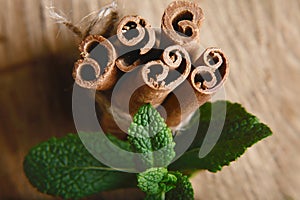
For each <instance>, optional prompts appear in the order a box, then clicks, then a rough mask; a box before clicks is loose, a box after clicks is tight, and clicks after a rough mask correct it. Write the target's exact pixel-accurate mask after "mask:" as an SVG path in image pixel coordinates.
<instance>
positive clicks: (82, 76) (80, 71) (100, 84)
mask: <svg viewBox="0 0 300 200" xmlns="http://www.w3.org/2000/svg"><path fill="white" fill-rule="evenodd" d="M79 50H80V52H81V55H82V57H83V59H80V60H78V61H77V62H76V63H75V66H74V70H73V77H74V79H75V82H76V83H77V84H78V85H80V86H81V87H84V88H88V89H96V90H108V89H111V88H112V87H113V86H114V84H115V83H116V81H117V79H118V69H117V67H116V66H115V59H116V57H117V56H116V50H115V48H114V47H113V45H112V44H111V43H110V41H108V40H107V39H105V38H104V37H102V36H100V35H90V36H88V37H87V38H86V39H85V40H83V41H82V43H81V44H80V46H79Z"/></svg>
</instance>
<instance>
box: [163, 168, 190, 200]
mask: <svg viewBox="0 0 300 200" xmlns="http://www.w3.org/2000/svg"><path fill="white" fill-rule="evenodd" d="M170 173H172V174H173V175H174V176H176V178H177V183H176V185H175V188H174V189H172V190H171V191H169V192H167V193H166V200H173V199H176V200H193V199H194V190H193V187H192V184H191V182H190V181H189V179H188V177H187V176H184V175H182V173H180V172H170Z"/></svg>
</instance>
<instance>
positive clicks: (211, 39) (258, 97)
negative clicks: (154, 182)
mask: <svg viewBox="0 0 300 200" xmlns="http://www.w3.org/2000/svg"><path fill="white" fill-rule="evenodd" d="M106 2H107V1H106ZM168 2H169V1H163V2H162V1H161V0H144V1H138V0H134V1H133V0H127V1H121V0H120V1H119V4H120V7H121V9H122V12H125V13H131V12H134V13H140V14H141V15H142V16H144V17H145V18H148V19H149V20H150V21H151V22H152V23H153V24H154V25H156V26H157V25H159V20H160V16H161V15H162V11H163V9H164V7H165V6H166V5H167V4H168ZM50 3H51V2H50V1H39V0H31V1H24V0H0V5H1V6H0V89H1V93H0V105H1V107H0V150H1V153H2V155H1V156H0V199H51V197H49V196H46V195H42V194H40V193H38V192H37V191H36V190H35V189H34V188H33V187H32V186H31V185H30V184H29V183H28V181H27V179H26V178H25V176H24V174H23V172H22V160H23V157H24V155H25V154H26V153H27V151H28V150H29V149H30V147H32V146H33V145H35V144H38V143H39V142H41V141H44V140H46V139H47V138H49V137H51V136H61V135H64V134H65V133H67V132H73V131H74V125H73V121H72V113H71V105H70V103H71V88H72V79H71V69H72V63H73V62H74V61H75V60H76V54H77V53H78V52H77V51H76V42H78V41H77V40H75V39H74V37H73V36H72V34H71V33H70V32H69V31H67V30H66V29H65V28H64V27H60V26H58V25H57V24H55V23H53V21H51V19H49V17H48V15H47V10H46V9H45V7H46V6H49V5H50ZM103 3H104V2H103V1H101V0H87V1H81V0H68V1H58V0H56V1H53V5H54V6H55V7H57V8H58V9H60V10H62V11H63V12H65V13H67V14H68V16H69V17H70V18H71V19H72V20H74V21H75V22H78V21H79V20H80V19H81V18H82V17H83V16H85V15H87V14H88V13H89V12H91V11H94V10H97V9H98V8H99V7H100V6H101V5H103ZM200 4H201V7H202V8H203V10H204V13H205V16H206V20H205V23H204V25H203V28H202V44H203V46H204V47H208V46H217V47H221V48H222V49H223V50H224V52H225V53H226V54H227V55H228V57H229V61H230V65H231V74H230V77H229V80H228V82H227V84H226V95H227V99H229V100H231V101H234V102H240V103H242V104H243V105H244V106H245V107H246V108H247V109H248V110H249V111H250V112H252V113H254V114H255V115H257V116H258V117H259V118H260V119H261V121H263V122H265V123H266V124H268V125H269V126H270V127H271V128H272V130H273V131H274V135H273V136H272V137H270V138H268V139H266V140H264V141H262V142H260V143H258V144H257V145H255V146H253V147H252V148H251V149H250V150H248V151H247V152H246V154H244V155H243V156H242V157H241V158H240V159H238V161H237V162H235V163H232V164H231V165H230V166H229V167H225V168H224V169H223V170H222V171H221V172H219V173H216V174H213V173H209V172H201V173H199V174H197V175H196V176H195V177H194V178H193V179H192V183H193V186H194V189H195V193H196V199H213V200H214V199H215V200H217V199H224V200H227V199H228V200H229V199H264V200H265V199H287V200H288V199H300V156H299V153H300V123H299V117H300V109H299V105H300V104H299V103H300V101H299V99H300V96H299V94H300V87H299V85H300V66H299V63H300V46H299V37H300V29H299V24H300V15H299V10H300V1H299V0H263V1H261V0H226V1H224V0H201V1H200ZM145 7H147V9H145ZM58 33H59V34H58ZM133 194H136V199H138V198H139V197H140V196H141V193H138V192H135V191H132V190H129V191H128V190H126V191H124V190H121V191H117V192H106V193H103V194H100V195H99V196H96V197H95V199H97V198H98V199H128V198H127V197H128V196H130V197H133V196H134V195H133Z"/></svg>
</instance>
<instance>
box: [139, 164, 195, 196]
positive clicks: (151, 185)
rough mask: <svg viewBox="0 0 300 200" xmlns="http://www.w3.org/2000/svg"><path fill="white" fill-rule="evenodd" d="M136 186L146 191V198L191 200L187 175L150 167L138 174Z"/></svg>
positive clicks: (190, 188) (190, 187)
mask: <svg viewBox="0 0 300 200" xmlns="http://www.w3.org/2000/svg"><path fill="white" fill-rule="evenodd" d="M138 186H139V188H140V189H141V190H142V191H144V192H146V194H147V196H146V200H165V199H166V200H173V199H176V200H177V199H178V200H192V199H194V190H193V187H192V184H191V183H190V181H189V179H188V177H187V176H184V175H182V173H180V172H168V170H167V169H166V168H152V169H150V170H147V171H146V172H143V173H140V174H139V175H138Z"/></svg>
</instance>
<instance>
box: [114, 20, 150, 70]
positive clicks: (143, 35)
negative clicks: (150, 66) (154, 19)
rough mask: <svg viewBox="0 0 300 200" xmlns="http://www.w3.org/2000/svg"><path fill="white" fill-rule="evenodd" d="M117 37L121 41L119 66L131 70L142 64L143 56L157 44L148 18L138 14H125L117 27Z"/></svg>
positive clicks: (117, 61)
mask: <svg viewBox="0 0 300 200" xmlns="http://www.w3.org/2000/svg"><path fill="white" fill-rule="evenodd" d="M117 38H118V41H119V42H120V43H121V46H119V49H118V54H119V55H120V57H119V58H118V59H117V60H116V65H117V67H118V68H119V69H120V70H121V71H123V72H129V71H131V70H133V69H134V68H135V67H137V66H138V65H140V64H142V61H141V57H142V56H143V55H145V54H146V53H148V52H149V51H150V50H151V49H152V48H153V46H154V44H155V32H154V29H152V28H151V25H150V24H149V22H148V21H147V20H145V19H144V18H142V17H141V16H137V15H129V16H125V17H124V18H123V19H122V20H121V21H120V23H119V25H118V27H117Z"/></svg>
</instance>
